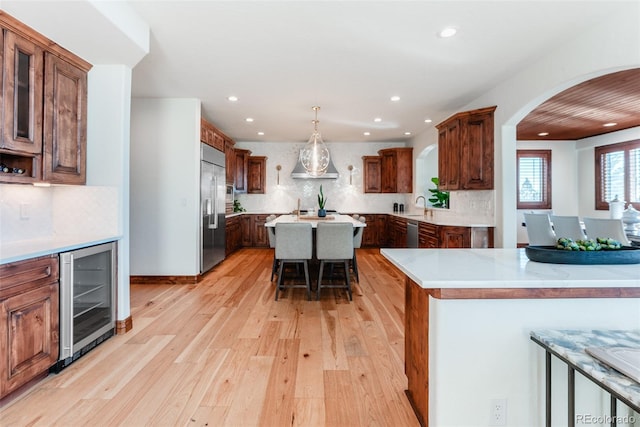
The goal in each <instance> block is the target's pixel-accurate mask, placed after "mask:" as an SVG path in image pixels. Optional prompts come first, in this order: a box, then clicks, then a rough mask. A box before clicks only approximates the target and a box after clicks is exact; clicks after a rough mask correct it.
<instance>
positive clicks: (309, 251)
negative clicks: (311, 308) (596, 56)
mask: <svg viewBox="0 0 640 427" xmlns="http://www.w3.org/2000/svg"><path fill="white" fill-rule="evenodd" d="M276 236H277V239H276V255H275V256H276V259H277V262H278V263H280V269H279V271H278V283H277V284H276V301H277V300H278V292H279V291H281V290H284V289H285V286H284V285H283V276H284V265H285V264H303V266H304V278H305V285H296V284H295V283H294V284H291V285H288V286H286V287H288V288H306V289H307V299H308V300H311V281H310V280H309V260H310V259H311V257H312V255H313V232H312V228H311V223H291V224H289V223H278V224H276Z"/></svg>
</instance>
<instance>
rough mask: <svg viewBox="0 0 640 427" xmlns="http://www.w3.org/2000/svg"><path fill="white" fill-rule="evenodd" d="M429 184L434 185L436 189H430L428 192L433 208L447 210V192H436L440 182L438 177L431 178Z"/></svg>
mask: <svg viewBox="0 0 640 427" xmlns="http://www.w3.org/2000/svg"><path fill="white" fill-rule="evenodd" d="M431 182H433V183H434V184H435V185H436V188H435V189H433V188H430V189H429V192H430V193H431V197H430V198H429V201H430V202H431V205H432V206H433V207H434V208H446V209H448V208H449V192H448V191H440V190H438V186H439V185H440V180H439V179H438V177H433V178H431Z"/></svg>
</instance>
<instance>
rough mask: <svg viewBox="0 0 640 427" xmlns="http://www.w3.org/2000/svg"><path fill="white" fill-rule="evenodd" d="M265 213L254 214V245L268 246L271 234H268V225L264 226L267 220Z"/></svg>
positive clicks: (259, 246)
mask: <svg viewBox="0 0 640 427" xmlns="http://www.w3.org/2000/svg"><path fill="white" fill-rule="evenodd" d="M267 216H268V215H264V214H260V215H253V236H252V237H253V245H252V246H253V247H257V248H268V247H269V236H268V235H267V227H265V226H264V224H265V222H266V221H267Z"/></svg>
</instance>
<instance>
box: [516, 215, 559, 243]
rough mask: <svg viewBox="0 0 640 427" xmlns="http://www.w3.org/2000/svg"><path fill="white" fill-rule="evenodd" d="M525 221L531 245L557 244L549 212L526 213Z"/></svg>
mask: <svg viewBox="0 0 640 427" xmlns="http://www.w3.org/2000/svg"><path fill="white" fill-rule="evenodd" d="M524 222H525V224H526V227H527V236H528V237H529V245H531V246H552V245H553V246H555V244H556V241H557V240H556V235H555V233H554V232H553V228H552V227H551V221H550V220H549V214H546V213H525V214H524Z"/></svg>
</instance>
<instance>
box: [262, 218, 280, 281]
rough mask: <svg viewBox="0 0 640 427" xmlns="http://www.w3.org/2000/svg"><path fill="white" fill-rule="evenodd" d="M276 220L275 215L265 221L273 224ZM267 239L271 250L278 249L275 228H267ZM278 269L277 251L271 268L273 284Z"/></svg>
mask: <svg viewBox="0 0 640 427" xmlns="http://www.w3.org/2000/svg"><path fill="white" fill-rule="evenodd" d="M274 219H276V216H275V215H269V216H268V217H267V218H266V219H265V221H266V222H271V221H273V220H274ZM267 237H269V247H270V248H271V249H275V248H276V228H275V227H267ZM277 268H278V259H277V258H276V253H275V251H274V252H273V264H272V266H271V281H272V282H273V275H274V274H276V270H277Z"/></svg>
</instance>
